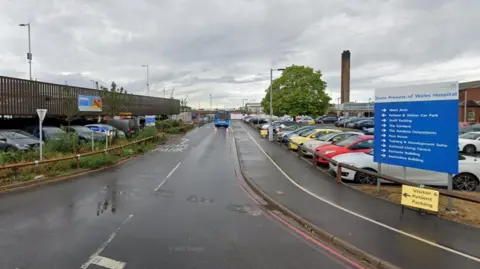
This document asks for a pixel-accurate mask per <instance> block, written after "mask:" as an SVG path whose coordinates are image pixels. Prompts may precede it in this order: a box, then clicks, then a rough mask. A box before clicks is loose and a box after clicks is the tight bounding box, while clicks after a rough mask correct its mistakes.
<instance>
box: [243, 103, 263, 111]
mask: <svg viewBox="0 0 480 269" xmlns="http://www.w3.org/2000/svg"><path fill="white" fill-rule="evenodd" d="M245 107H246V108H247V111H248V112H250V113H263V109H262V105H261V104H260V103H246V104H245Z"/></svg>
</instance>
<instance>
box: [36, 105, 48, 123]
mask: <svg viewBox="0 0 480 269" xmlns="http://www.w3.org/2000/svg"><path fill="white" fill-rule="evenodd" d="M37 115H38V118H39V119H40V121H43V120H44V119H45V115H47V110H46V109H40V108H39V109H37Z"/></svg>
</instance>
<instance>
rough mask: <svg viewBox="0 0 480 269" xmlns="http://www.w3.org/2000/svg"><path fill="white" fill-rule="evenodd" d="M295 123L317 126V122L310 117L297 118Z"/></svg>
mask: <svg viewBox="0 0 480 269" xmlns="http://www.w3.org/2000/svg"><path fill="white" fill-rule="evenodd" d="M295 121H296V122H298V123H300V124H303V125H312V124H315V120H314V119H313V118H312V117H310V116H297V117H296V118H295Z"/></svg>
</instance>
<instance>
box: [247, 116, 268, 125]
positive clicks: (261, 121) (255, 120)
mask: <svg viewBox="0 0 480 269" xmlns="http://www.w3.org/2000/svg"><path fill="white" fill-rule="evenodd" d="M247 122H248V123H253V124H265V123H268V120H267V119H264V118H260V117H251V118H250V119H249V120H248V121H247Z"/></svg>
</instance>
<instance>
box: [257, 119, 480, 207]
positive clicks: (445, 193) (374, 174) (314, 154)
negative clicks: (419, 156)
mask: <svg viewBox="0 0 480 269" xmlns="http://www.w3.org/2000/svg"><path fill="white" fill-rule="evenodd" d="M250 126H251V127H252V128H254V129H255V127H256V125H254V124H250ZM258 129H260V127H258ZM340 129H342V128H340ZM273 141H274V142H275V143H277V144H278V137H277V136H276V135H274V139H273ZM289 143H292V144H293V145H295V146H297V149H298V151H297V154H298V157H299V158H300V157H302V152H301V149H303V150H305V151H307V152H309V153H311V154H312V165H313V166H314V167H316V166H317V161H316V159H317V158H319V157H320V158H322V159H324V160H326V161H328V162H331V163H333V164H335V165H336V167H337V170H336V171H335V174H336V182H337V183H339V184H340V183H342V168H345V169H349V170H352V171H355V172H360V173H363V174H365V175H369V176H372V177H375V178H376V179H377V180H378V179H384V180H386V181H389V182H393V183H396V184H401V185H408V186H414V187H420V184H415V183H413V182H410V181H408V180H403V179H399V178H395V177H391V176H388V175H384V174H380V173H377V172H374V171H370V170H365V169H361V168H358V167H355V166H352V165H349V164H346V163H341V162H337V161H335V160H333V159H330V158H328V157H325V156H323V155H321V154H318V153H317V152H316V151H315V150H312V149H309V148H305V147H302V144H298V143H295V142H293V141H290V142H289ZM423 188H425V189H429V190H435V191H438V192H439V193H440V195H443V196H446V197H451V198H455V199H460V200H464V201H469V202H473V203H480V199H479V198H476V197H473V196H469V195H464V194H460V193H455V192H452V191H448V190H444V189H439V188H433V187H426V186H425V187H423Z"/></svg>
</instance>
